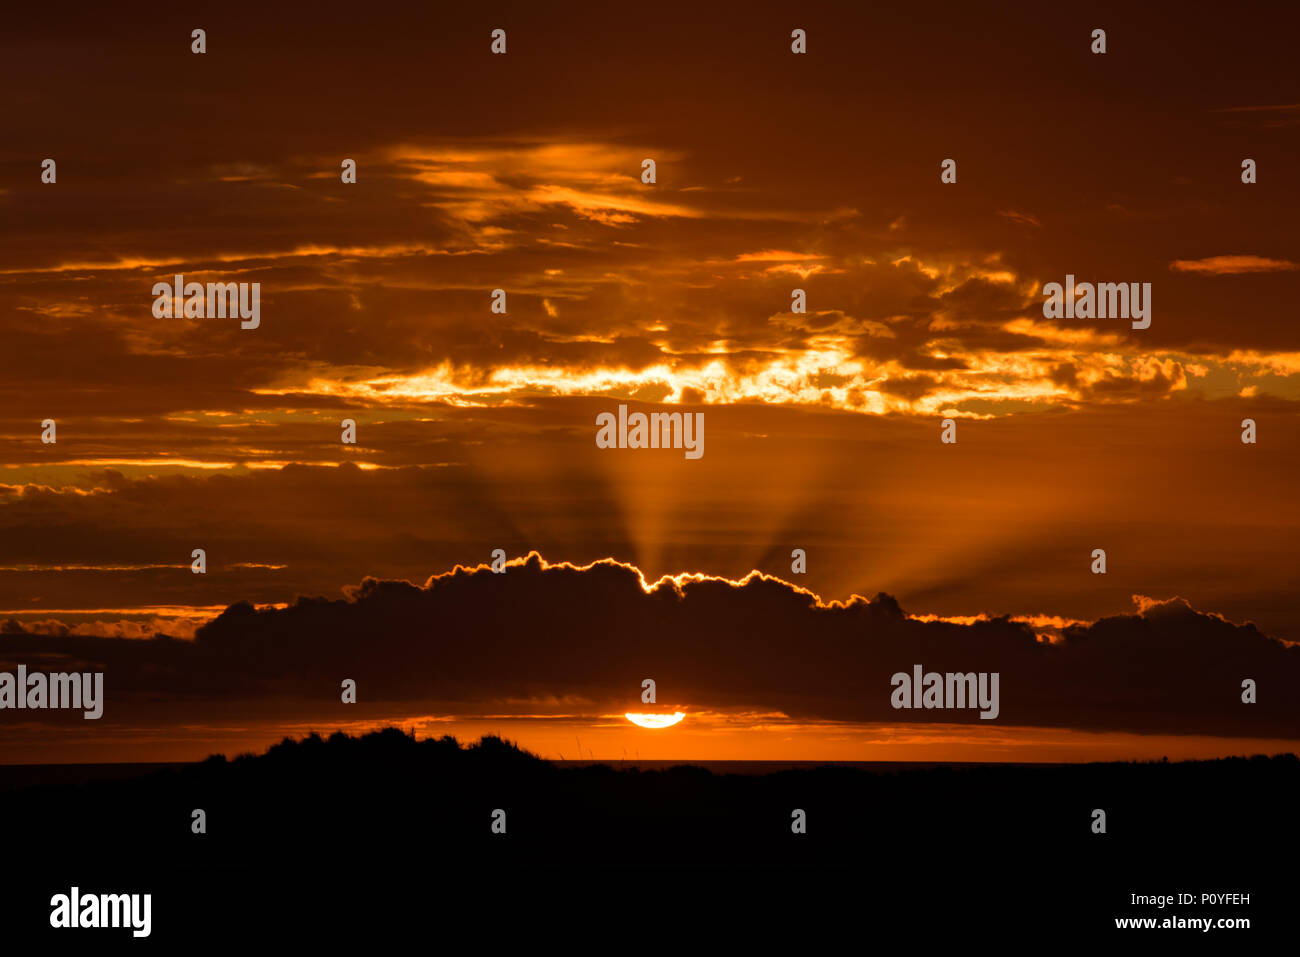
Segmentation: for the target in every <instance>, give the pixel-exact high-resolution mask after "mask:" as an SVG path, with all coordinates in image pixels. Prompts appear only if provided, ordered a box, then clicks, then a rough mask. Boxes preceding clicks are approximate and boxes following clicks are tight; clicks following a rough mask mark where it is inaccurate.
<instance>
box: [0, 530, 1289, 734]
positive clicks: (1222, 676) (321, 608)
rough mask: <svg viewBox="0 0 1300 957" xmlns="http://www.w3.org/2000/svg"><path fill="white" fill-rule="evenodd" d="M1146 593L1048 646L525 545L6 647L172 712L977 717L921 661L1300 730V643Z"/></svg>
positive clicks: (1112, 707) (806, 594)
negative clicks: (934, 704) (331, 706)
mask: <svg viewBox="0 0 1300 957" xmlns="http://www.w3.org/2000/svg"><path fill="white" fill-rule="evenodd" d="M1137 605H1138V611H1137V612H1136V613H1135V614H1129V615H1118V616H1113V617H1109V618H1104V619H1102V620H1099V621H1096V622H1093V623H1091V624H1085V625H1078V624H1074V625H1066V626H1065V627H1063V628H1061V629H1059V636H1054V639H1055V640H1053V641H1047V640H1042V639H1040V638H1039V637H1038V636H1037V635H1036V634H1035V630H1034V623H1033V622H1031V621H1025V622H1021V621H1016V620H1013V619H1011V618H1007V617H994V618H986V617H983V616H981V617H979V618H976V619H974V620H970V621H969V622H968V623H963V622H961V621H952V620H918V619H914V618H910V617H909V616H908V615H906V614H905V613H904V611H903V609H902V608H901V607H900V606H899V604H898V602H897V601H896V600H895V599H893V598H892V597H890V596H889V595H886V594H879V595H877V596H876V597H875V598H874V599H871V600H867V599H864V598H862V597H859V596H854V597H852V598H850V599H849V600H847V601H831V602H824V601H822V600H821V599H820V598H818V596H816V595H815V594H813V593H812V592H810V591H808V590H806V589H803V588H799V587H797V586H794V585H791V584H789V583H788V582H785V581H782V580H780V579H777V578H773V577H770V576H766V575H761V574H758V573H752V574H750V575H749V576H746V577H745V578H743V579H740V580H738V581H733V580H729V579H726V578H718V577H712V576H705V575H678V576H674V577H671V578H664V579H661V580H659V581H657V582H647V581H646V580H645V578H644V576H643V575H642V574H641V572H640V571H639V570H638V569H637V568H636V567H634V566H632V565H629V564H624V563H619V562H615V561H613V560H603V561H599V562H595V563H593V564H591V565H588V566H582V567H578V566H574V565H571V564H567V563H561V564H550V563H548V562H545V561H544V560H542V558H541V557H540V556H539V555H537V554H536V553H532V554H530V555H529V556H528V557H527V559H517V560H515V561H513V562H511V563H510V564H509V566H508V567H507V570H506V572H505V573H504V574H493V573H492V572H491V571H490V570H489V569H488V568H487V567H486V566H479V567H476V568H473V569H468V568H463V567H460V566H457V567H456V568H455V569H454V570H452V571H450V572H447V573H444V574H441V575H437V576H434V577H433V578H431V579H429V581H428V582H427V583H426V585H425V586H424V587H417V586H415V585H412V584H410V583H409V582H401V581H381V580H378V579H373V578H371V579H366V580H364V581H363V582H362V583H361V584H360V585H358V586H356V587H354V588H352V589H350V594H349V595H348V597H347V598H345V599H340V600H335V601H326V600H324V599H319V598H313V599H305V598H304V599H299V600H298V601H297V602H296V603H294V604H293V605H290V606H288V607H285V608H268V609H256V608H254V607H253V606H252V605H249V604H247V603H239V604H236V605H232V606H230V607H229V608H227V609H226V610H225V611H224V612H223V613H222V614H221V615H220V616H219V617H217V618H216V619H215V620H213V621H211V622H210V623H208V624H206V625H203V626H201V627H200V628H199V629H198V631H197V634H196V637H195V639H194V640H193V641H192V642H186V641H176V640H172V639H169V638H157V639H151V640H139V639H138V638H130V639H127V638H112V637H92V636H87V635H75V634H67V635H60V634H49V633H44V634H39V635H38V634H32V633H30V632H28V631H27V630H25V629H22V628H21V627H20V626H18V625H17V624H15V623H9V624H8V625H7V626H6V628H5V629H4V631H5V633H4V634H3V636H0V662H5V663H9V666H12V665H13V664H16V663H18V662H23V661H27V662H30V660H31V657H32V656H33V655H40V656H42V657H43V659H44V660H46V661H49V662H58V663H60V664H59V667H60V668H79V669H80V668H90V667H92V666H93V667H94V668H95V669H98V670H103V671H105V673H106V687H107V688H108V691H107V702H108V705H107V707H108V710H109V713H112V712H113V711H114V710H115V705H121V706H125V707H126V708H127V709H129V710H133V711H134V712H135V713H137V714H138V713H139V712H138V709H139V708H141V707H142V706H143V705H144V703H145V702H146V701H148V700H149V699H151V698H154V699H161V702H162V703H160V704H156V705H150V706H149V707H153V708H156V709H158V712H166V711H167V709H168V707H169V705H168V701H170V702H171V703H172V705H174V704H175V703H176V702H177V701H179V700H180V699H182V698H183V699H184V700H185V701H186V702H189V703H193V702H195V701H196V700H206V701H209V702H212V701H216V702H221V701H232V700H239V699H243V698H267V697H275V698H278V699H281V700H282V701H294V702H297V705H296V707H300V708H302V709H303V710H304V712H307V711H311V710H312V709H316V710H317V711H319V710H320V709H323V708H325V707H326V706H327V702H329V701H332V700H336V699H337V688H338V686H339V682H340V680H341V679H342V678H344V677H349V678H353V679H355V680H356V681H357V684H358V687H359V688H360V689H362V693H363V694H364V695H365V696H366V699H367V700H368V701H371V702H376V701H389V702H402V703H405V704H407V705H408V706H409V707H411V708H412V709H429V710H432V711H434V712H436V711H437V710H438V709H448V708H456V707H462V708H464V707H477V708H479V709H481V708H482V707H483V706H484V702H489V701H490V702H507V701H510V700H517V699H518V700H532V699H537V698H539V697H545V696H552V697H556V698H558V699H561V700H567V699H572V698H582V699H587V700H591V701H595V702H598V703H600V704H602V705H605V704H608V705H609V706H611V707H614V708H615V709H617V707H618V705H619V704H620V703H627V702H632V701H635V700H639V693H640V687H641V680H642V679H643V678H645V677H647V676H651V677H654V678H655V680H656V681H657V683H658V689H659V699H660V704H661V705H662V707H663V708H669V707H679V706H681V707H684V708H685V709H686V710H690V709H692V708H694V709H709V710H727V709H751V710H754V709H757V710H767V711H779V712H781V713H783V714H786V715H788V716H790V717H791V718H792V719H796V720H800V719H802V720H838V721H856V722H888V723H911V722H933V721H940V722H954V721H956V722H963V721H977V720H978V718H977V717H976V713H975V712H973V711H941V710H933V711H926V710H909V711H904V712H899V711H895V710H894V709H893V708H892V707H891V706H890V700H889V699H890V692H891V690H892V687H891V681H890V679H891V676H892V675H893V674H894V673H896V672H900V671H902V672H907V673H910V672H911V670H912V666H913V665H914V664H920V665H922V666H923V667H924V668H925V670H927V671H931V670H933V671H938V672H950V671H951V672H969V671H975V672H984V671H987V672H998V673H999V674H1000V675H1001V682H1000V687H1001V716H1000V718H999V721H1000V722H1001V723H1002V724H1004V725H1012V726H1045V727H1067V728H1075V729H1085V730H1119V731H1130V732H1151V733H1156V732H1164V733H1180V734H1212V735H1221V736H1251V737H1263V736H1279V737H1289V736H1295V735H1296V733H1297V731H1298V730H1300V698H1297V697H1296V696H1294V695H1289V694H1286V693H1285V691H1284V690H1283V689H1285V688H1289V687H1292V686H1294V685H1295V683H1296V682H1297V681H1300V647H1288V646H1287V645H1286V644H1285V643H1283V642H1280V641H1278V640H1276V639H1273V638H1270V637H1268V636H1267V635H1265V634H1263V633H1261V632H1260V631H1259V630H1258V629H1256V628H1255V627H1254V626H1253V625H1250V624H1245V625H1238V624H1233V623H1232V622H1229V621H1227V620H1225V619H1223V618H1221V617H1219V616H1216V615H1207V614H1203V613H1200V612H1197V611H1195V610H1193V609H1192V608H1191V606H1190V605H1188V604H1187V603H1186V602H1185V601H1183V600H1182V599H1179V598H1174V599H1170V600H1167V601H1156V600H1152V599H1148V598H1142V597H1140V596H1139V598H1138V599H1137ZM43 631H46V632H48V631H49V629H43ZM741 663H743V666H741ZM1245 678H1253V679H1255V680H1256V681H1258V682H1259V685H1260V689H1261V690H1260V702H1259V703H1258V704H1255V705H1244V704H1242V703H1241V698H1240V695H1241V681H1242V680H1243V679H1245ZM500 707H501V706H500V705H497V706H496V708H497V710H500ZM178 713H179V712H178ZM419 713H425V711H424V710H420V711H419ZM530 713H531V712H530ZM30 718H31V716H30V715H29V720H30Z"/></svg>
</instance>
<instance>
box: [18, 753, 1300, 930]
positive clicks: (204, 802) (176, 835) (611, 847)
mask: <svg viewBox="0 0 1300 957" xmlns="http://www.w3.org/2000/svg"><path fill="white" fill-rule="evenodd" d="M1298 785H1300V760H1297V758H1296V756H1295V755H1291V754H1286V755H1278V756H1275V757H1264V756H1256V757H1253V758H1249V759H1245V758H1233V759H1224V760H1216V761H1192V762H1179V763H1164V762H1162V763H1113V764H1085V765H1064V766H1061V765H1054V766H1034V765H999V766H967V767H960V768H952V767H928V768H925V769H920V770H899V771H892V772H888V773H881V772H876V771H871V770H864V769H860V768H852V767H842V766H826V767H820V768H815V769H809V770H793V771H780V772H777V773H773V774H768V775H753V774H749V775H738V774H713V773H711V772H709V771H707V770H704V769H702V768H698V767H692V766H680V767H674V768H671V769H667V770H655V771H643V770H637V769H626V770H618V769H615V768H613V767H610V766H605V765H596V766H589V767H557V766H556V765H554V764H552V763H550V762H548V761H545V760H543V759H541V758H538V757H536V756H534V755H532V754H529V753H528V752H526V751H523V750H521V749H519V748H517V747H516V746H514V745H512V744H510V743H508V742H506V741H502V740H500V739H498V738H495V737H487V738H484V739H483V740H481V741H479V742H478V743H476V744H471V745H468V746H466V745H462V744H460V743H459V742H457V741H456V740H455V739H453V738H450V737H444V738H442V739H439V740H434V739H427V740H420V741H417V740H415V739H414V738H412V737H410V736H408V735H406V734H405V733H403V732H401V731H399V730H396V729H386V730H383V731H379V732H375V733H371V734H366V735H364V736H362V737H350V736H348V735H345V734H342V733H337V734H333V735H331V736H330V737H328V738H322V737H319V736H316V735H312V736H310V737H307V738H305V739H302V740H288V739H286V740H285V741H283V742H282V743H280V744H277V745H275V746H274V747H272V748H270V749H269V750H268V751H267V752H266V753H265V754H263V755H260V756H251V755H247V756H241V757H238V758H235V759H233V760H227V759H226V758H225V757H221V756H214V757H211V758H209V759H208V760H206V761H204V762H201V763H199V764H194V765H189V766H184V767H180V768H177V767H169V768H165V769H163V770H154V771H150V772H149V773H145V774H143V775H141V776H138V777H134V778H130V779H125V780H105V781H97V782H91V783H86V784H66V783H63V784H54V785H46V786H35V787H19V788H16V789H12V790H8V791H4V792H0V816H2V817H3V820H5V821H7V822H23V825H22V827H20V828H15V829H13V830H11V831H10V833H9V834H8V835H7V836H6V846H7V848H8V852H9V853H11V854H15V853H16V854H20V855H23V859H26V860H33V861H38V862H58V863H61V864H63V865H64V868H63V870H62V871H61V872H60V874H61V875H65V876H58V875H55V876H54V877H53V878H52V879H53V880H55V884H56V885H57V882H58V881H62V882H63V883H64V884H66V882H67V881H68V880H69V879H70V878H69V877H68V876H66V875H67V874H71V873H73V872H76V873H84V872H85V870H86V868H90V869H92V870H94V871H95V872H96V873H100V872H103V871H104V869H105V866H106V865H112V864H115V863H116V864H117V865H118V867H117V870H116V871H115V873H120V872H121V871H122V869H123V868H127V867H128V866H129V869H130V870H131V873H136V874H143V875H145V879H146V880H147V878H148V875H150V874H171V873H174V872H175V871H176V870H177V869H181V870H183V871H185V872H186V873H193V872H195V871H207V870H210V869H212V868H251V869H254V870H256V871H263V872H265V873H263V874H262V878H263V879H265V878H266V874H268V873H275V874H276V875H278V876H277V877H276V881H277V882H281V881H282V882H283V883H284V884H295V882H297V881H298V880H300V879H302V878H303V877H304V876H305V879H308V880H310V879H311V877H312V875H318V874H323V873H335V872H338V871H339V868H341V867H342V868H344V871H343V872H342V873H393V872H399V873H400V872H402V871H403V869H404V868H412V869H415V870H416V871H418V873H419V874H421V875H423V877H422V879H424V880H429V879H436V878H437V877H438V876H439V875H443V876H446V875H460V874H464V873H467V872H473V873H477V874H479V875H483V874H490V875H496V877H494V878H493V879H494V880H495V879H498V878H500V877H502V876H508V875H510V874H513V873H518V872H519V871H520V870H528V869H533V868H539V867H540V868H547V867H572V868H576V869H580V870H582V871H584V872H587V873H590V872H591V871H592V870H593V869H597V868H599V869H604V868H611V867H612V868H628V869H654V870H658V871H660V872H662V869H670V870H673V871H678V870H683V869H686V868H691V867H762V868H770V867H794V868H805V869H806V868H822V867H843V868H845V869H847V871H848V872H850V873H852V874H853V875H855V876H854V878H853V879H854V880H855V881H857V882H858V883H859V885H860V886H861V887H862V888H863V892H864V893H875V892H876V889H878V888H881V887H885V888H893V889H894V891H895V892H896V891H897V888H898V887H900V886H905V887H910V888H912V889H914V890H915V892H916V893H917V894H925V895H934V894H940V895H941V896H942V895H943V894H951V895H953V896H952V897H951V901H950V905H945V906H958V903H959V902H960V901H965V902H966V903H969V902H970V901H971V900H972V899H976V898H977V899H980V900H985V899H987V900H990V901H993V902H994V903H995V904H996V906H998V907H1005V908H1008V909H1009V911H1008V912H1009V913H1016V914H1020V915H1021V918H1018V919H1023V916H1024V915H1025V914H1030V913H1033V914H1038V915H1039V916H1041V915H1042V914H1043V912H1044V909H1045V908H1046V909H1050V908H1057V909H1062V910H1063V911H1064V912H1068V913H1074V912H1075V910H1076V909H1082V912H1083V913H1086V914H1090V915H1091V919H1093V920H1094V921H1095V920H1097V919H1098V917H1099V916H1100V917H1102V918H1104V917H1106V915H1107V914H1111V913H1112V912H1113V915H1114V916H1119V915H1125V914H1132V913H1135V911H1134V909H1133V908H1132V907H1130V906H1127V905H1128V902H1129V896H1130V895H1131V894H1132V893H1172V892H1174V891H1177V890H1185V891H1193V892H1196V893H1201V892H1203V891H1224V890H1228V891H1234V890H1235V891H1242V892H1252V891H1253V892H1254V894H1255V895H1256V896H1255V898H1254V904H1253V905H1252V907H1251V908H1250V909H1249V911H1248V912H1249V913H1260V911H1261V908H1262V907H1264V906H1266V905H1267V904H1268V903H1269V900H1270V897H1269V895H1270V894H1272V893H1274V892H1273V891H1270V889H1269V885H1270V882H1271V881H1272V878H1273V875H1274V874H1281V873H1283V870H1284V869H1289V868H1290V867H1291V866H1292V862H1293V861H1294V854H1295V850H1296V838H1297V824H1296V815H1295V814H1294V810H1293V804H1294V800H1295V795H1296V794H1297V793H1300V789H1298ZM196 808H201V809H203V810H204V811H205V812H206V815H207V833H206V834H194V833H192V832H191V812H192V811H193V810H194V809H196ZM1096 808H1101V809H1103V810H1105V812H1106V825H1107V831H1106V833H1105V834H1095V833H1093V831H1092V827H1091V824H1092V819H1093V818H1092V812H1093V810H1094V809H1096ZM495 809H502V810H504V811H505V813H506V833H505V834H494V833H492V830H491V824H492V814H493V811H494V810H495ZM795 809H802V810H803V811H805V812H806V815H807V833H805V834H795V833H792V831H791V814H792V811H793V810H795ZM82 865H84V866H82ZM79 867H80V868H81V869H80V870H79V869H78V868H79ZM109 869H110V870H112V868H111V867H110V868H109ZM293 875H298V876H297V877H295V876H293ZM187 880H189V878H187ZM42 886H43V885H42ZM1261 895H1263V896H1261Z"/></svg>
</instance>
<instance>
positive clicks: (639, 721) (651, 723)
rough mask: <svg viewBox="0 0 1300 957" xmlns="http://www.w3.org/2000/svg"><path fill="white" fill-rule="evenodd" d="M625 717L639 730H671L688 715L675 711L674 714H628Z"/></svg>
mask: <svg viewBox="0 0 1300 957" xmlns="http://www.w3.org/2000/svg"><path fill="white" fill-rule="evenodd" d="M624 717H625V718H627V720H629V721H631V722H632V723H633V724H634V725H636V726H637V727H638V728H671V727H672V726H673V725H675V724H678V723H680V722H681V720H682V718H684V717H686V714H685V712H682V711H674V712H673V713H672V714H633V713H632V712H628V713H627V714H626V715H624Z"/></svg>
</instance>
